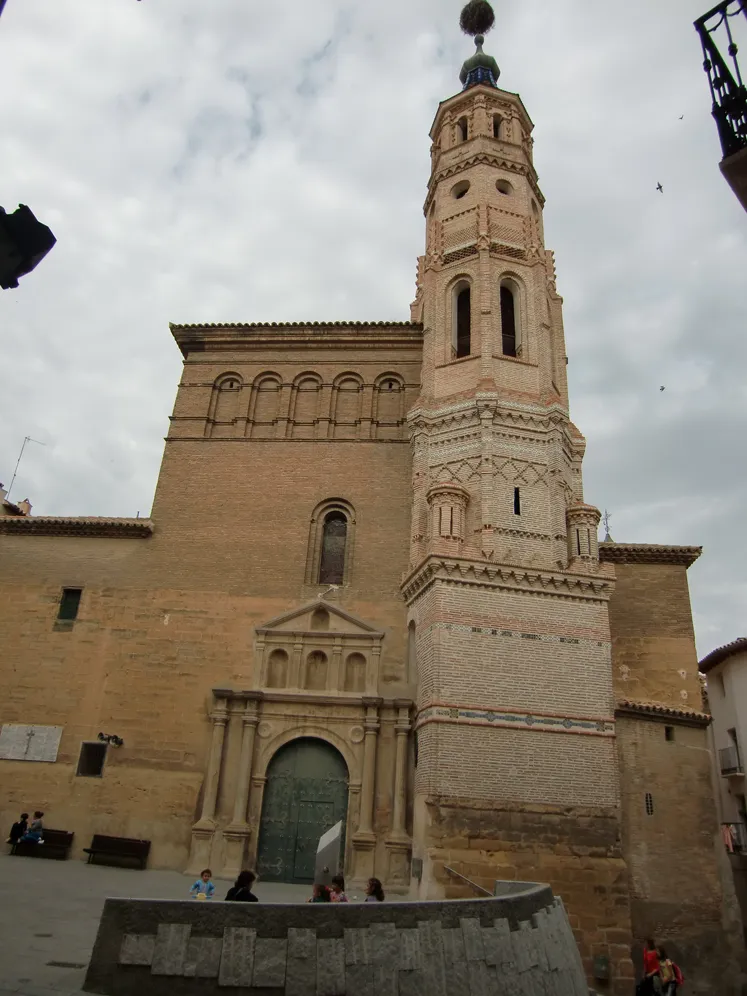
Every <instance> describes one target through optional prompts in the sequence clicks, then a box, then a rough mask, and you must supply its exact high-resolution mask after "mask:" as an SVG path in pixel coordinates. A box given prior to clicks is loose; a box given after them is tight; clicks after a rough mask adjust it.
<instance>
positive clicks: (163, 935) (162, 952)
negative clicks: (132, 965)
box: [150, 923, 192, 975]
mask: <svg viewBox="0 0 747 996" xmlns="http://www.w3.org/2000/svg"><path fill="white" fill-rule="evenodd" d="M191 932H192V928H191V927H190V926H189V924H183V923H159V924H158V930H157V932H156V946H155V948H154V950H153V961H152V962H151V968H150V971H151V975H182V974H183V973H184V962H185V961H186V959H187V945H188V944H189V935H190V933H191Z"/></svg>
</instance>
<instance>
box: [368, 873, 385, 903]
mask: <svg viewBox="0 0 747 996" xmlns="http://www.w3.org/2000/svg"><path fill="white" fill-rule="evenodd" d="M364 902H366V903H383V902H384V887H383V886H382V884H381V882H380V881H379V880H378V878H369V880H368V884H367V885H366V898H365V900H364Z"/></svg>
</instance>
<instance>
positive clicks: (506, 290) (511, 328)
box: [501, 283, 518, 356]
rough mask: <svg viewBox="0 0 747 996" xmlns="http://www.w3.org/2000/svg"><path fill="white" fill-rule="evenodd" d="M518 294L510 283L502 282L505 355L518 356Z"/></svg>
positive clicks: (502, 322) (502, 329)
mask: <svg viewBox="0 0 747 996" xmlns="http://www.w3.org/2000/svg"><path fill="white" fill-rule="evenodd" d="M517 332H518V328H517V325H516V296H515V294H514V291H513V288H512V287H511V285H510V284H508V283H502V284H501V335H502V346H503V355H504V356H516V344H517V339H518V335H517Z"/></svg>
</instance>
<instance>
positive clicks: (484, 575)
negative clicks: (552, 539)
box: [402, 554, 615, 605]
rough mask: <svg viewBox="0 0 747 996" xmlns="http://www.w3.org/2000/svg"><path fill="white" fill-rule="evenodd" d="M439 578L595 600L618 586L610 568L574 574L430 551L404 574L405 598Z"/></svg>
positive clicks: (413, 596) (418, 593)
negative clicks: (597, 571)
mask: <svg viewBox="0 0 747 996" xmlns="http://www.w3.org/2000/svg"><path fill="white" fill-rule="evenodd" d="M438 582H442V583H446V584H461V585H471V586H473V587H477V588H488V589H502V590H505V591H513V592H518V591H521V592H526V593H528V594H532V595H538V596H545V597H555V598H557V597H561V598H562V597H565V598H571V599H574V600H577V601H592V602H600V601H607V600H608V599H609V598H610V597H611V595H612V592H613V589H614V586H615V580H614V576H613V573H612V571H611V570H610V569H609V568H608V569H606V570H605V569H604V568H602V570H601V571H600V574H599V575H596V574H580V573H579V574H575V573H574V574H571V573H565V572H560V571H543V570H535V569H532V568H526V567H521V566H518V565H517V566H514V565H511V564H496V563H493V562H492V561H490V560H487V559H486V560H475V559H472V558H467V557H444V556H440V555H437V554H431V555H429V556H427V557H426V558H425V559H424V560H422V561H421V562H420V563H419V564H418V565H417V567H415V568H414V569H413V570H412V571H410V573H409V574H408V575H407V576H406V577H405V578H404V580H403V582H402V594H403V596H404V599H405V601H406V602H407V604H408V605H409V604H410V603H412V602H413V601H414V600H415V599H416V598H418V597H419V596H421V595H422V594H423V593H424V592H425V591H427V590H428V589H429V588H431V587H432V586H433V585H434V584H436V583H438Z"/></svg>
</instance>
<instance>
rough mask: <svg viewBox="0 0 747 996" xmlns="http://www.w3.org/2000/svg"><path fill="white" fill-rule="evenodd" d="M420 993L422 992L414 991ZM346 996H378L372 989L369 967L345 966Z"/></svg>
mask: <svg viewBox="0 0 747 996" xmlns="http://www.w3.org/2000/svg"><path fill="white" fill-rule="evenodd" d="M416 992H422V990H416ZM345 993H346V996H378V993H377V992H376V990H375V989H374V975H373V972H372V970H371V965H368V964H357V965H347V966H346V968H345Z"/></svg>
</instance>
